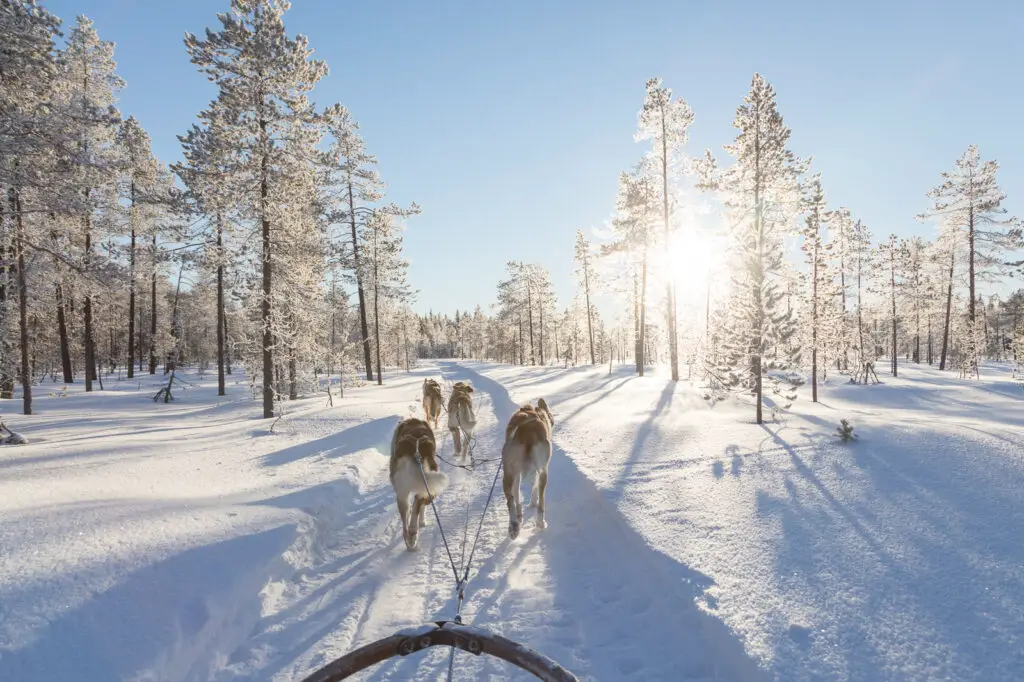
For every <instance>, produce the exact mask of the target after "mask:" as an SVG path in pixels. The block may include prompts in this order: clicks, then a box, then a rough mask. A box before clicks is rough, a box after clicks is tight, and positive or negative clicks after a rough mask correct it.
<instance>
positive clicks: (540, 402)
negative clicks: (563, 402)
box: [537, 398, 555, 426]
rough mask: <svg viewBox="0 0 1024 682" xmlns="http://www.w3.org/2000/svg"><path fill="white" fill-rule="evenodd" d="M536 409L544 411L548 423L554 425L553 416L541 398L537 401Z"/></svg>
mask: <svg viewBox="0 0 1024 682" xmlns="http://www.w3.org/2000/svg"><path fill="white" fill-rule="evenodd" d="M537 409H538V410H544V414H546V415H547V416H548V421H549V422H551V425H552V426H554V425H555V415H553V414H551V408H549V407H548V404H547V403H546V402H545V401H544V398H541V399H539V400H538V401H537Z"/></svg>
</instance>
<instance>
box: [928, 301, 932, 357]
mask: <svg viewBox="0 0 1024 682" xmlns="http://www.w3.org/2000/svg"><path fill="white" fill-rule="evenodd" d="M928 364H929V365H931V364H932V316H931V313H929V314H928Z"/></svg>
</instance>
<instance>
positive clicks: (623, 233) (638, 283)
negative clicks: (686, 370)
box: [601, 159, 659, 376]
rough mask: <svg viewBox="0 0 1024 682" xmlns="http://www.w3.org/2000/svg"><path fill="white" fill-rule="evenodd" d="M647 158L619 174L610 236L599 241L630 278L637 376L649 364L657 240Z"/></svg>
mask: <svg viewBox="0 0 1024 682" xmlns="http://www.w3.org/2000/svg"><path fill="white" fill-rule="evenodd" d="M651 169H652V165H651V160H650V159H645V160H643V161H641V162H640V163H639V164H637V166H636V167H635V168H634V169H633V171H632V172H630V173H622V174H621V175H620V176H619V192H618V197H617V198H616V202H615V216H614V217H613V218H612V221H611V234H612V240H611V241H610V242H608V243H605V244H602V245H601V253H602V255H604V256H610V255H619V256H621V258H622V263H620V264H619V265H620V266H621V267H623V268H625V269H626V270H627V271H628V274H629V276H630V277H631V278H632V279H633V281H634V285H633V287H632V290H633V293H632V302H633V330H634V331H633V347H634V350H633V357H634V360H635V362H636V372H637V375H638V376H643V375H644V367H645V365H647V364H648V358H647V356H646V349H647V346H648V339H647V329H648V326H649V325H648V323H647V292H648V286H647V284H648V280H649V277H648V275H649V273H650V250H651V247H652V246H653V245H654V244H655V243H656V241H657V238H656V236H655V232H654V231H655V224H656V219H657V215H658V213H659V210H658V209H659V207H658V205H657V204H658V190H657V187H656V183H655V179H654V176H653V175H652V173H651Z"/></svg>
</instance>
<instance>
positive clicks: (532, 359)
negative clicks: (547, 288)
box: [526, 284, 537, 365]
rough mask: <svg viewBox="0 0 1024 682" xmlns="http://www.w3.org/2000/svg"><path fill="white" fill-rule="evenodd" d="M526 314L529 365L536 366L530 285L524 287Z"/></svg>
mask: <svg viewBox="0 0 1024 682" xmlns="http://www.w3.org/2000/svg"><path fill="white" fill-rule="evenodd" d="M526 313H527V315H528V319H529V322H530V364H531V365H536V364H537V351H536V349H535V348H534V345H533V295H532V293H531V291H530V285H529V284H527V285H526Z"/></svg>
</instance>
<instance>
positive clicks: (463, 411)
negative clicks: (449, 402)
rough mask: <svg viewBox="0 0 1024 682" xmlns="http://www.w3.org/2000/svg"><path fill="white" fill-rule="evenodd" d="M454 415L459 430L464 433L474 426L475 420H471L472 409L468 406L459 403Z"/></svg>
mask: <svg viewBox="0 0 1024 682" xmlns="http://www.w3.org/2000/svg"><path fill="white" fill-rule="evenodd" d="M455 415H456V417H455V419H456V423H457V424H458V426H459V428H461V429H462V430H463V431H465V432H466V433H469V432H470V431H472V430H473V427H474V426H476V420H475V419H474V418H473V408H472V407H471V406H470V405H467V404H466V403H463V402H460V403H459V406H458V407H457V408H456V410H455Z"/></svg>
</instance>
